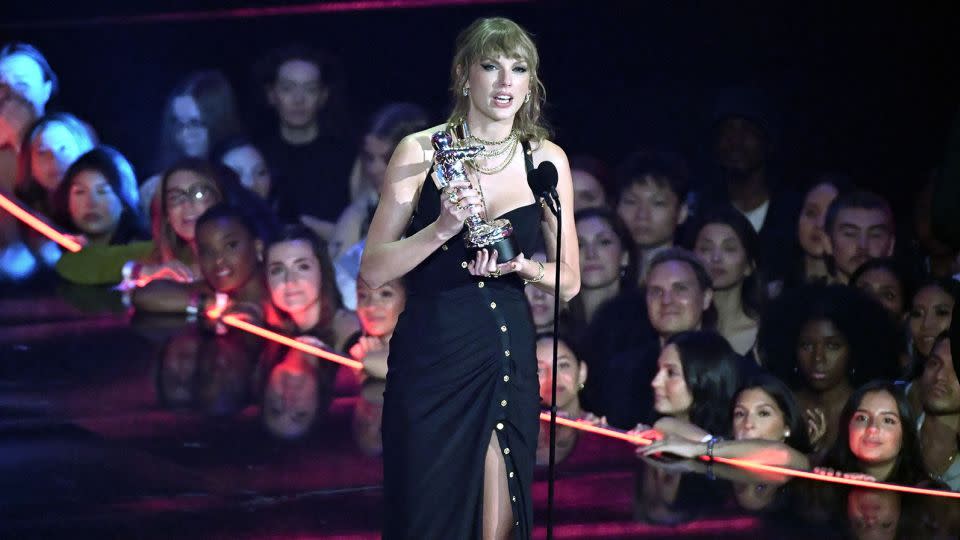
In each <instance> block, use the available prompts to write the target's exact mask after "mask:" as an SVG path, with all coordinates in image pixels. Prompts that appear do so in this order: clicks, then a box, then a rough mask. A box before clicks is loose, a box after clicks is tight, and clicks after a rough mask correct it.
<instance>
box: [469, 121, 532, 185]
mask: <svg viewBox="0 0 960 540" xmlns="http://www.w3.org/2000/svg"><path fill="white" fill-rule="evenodd" d="M518 139H519V138H518V136H517V132H516V131H515V130H514V131H511V132H510V134H509V135H507V137H506V138H504V139H503V140H500V141H486V140H483V139H481V138H480V137H476V136H474V135H468V136H467V140H468V141H469V142H475V143H479V144H482V145H483V147H484V150H483V151H481V152H480V154H479V155H477V157H476V158H474V159H471V160H469V161H467V165H469V166H470V168H471V169H473V170H475V171H477V172H478V173H481V174H486V175H491V174H497V173H498V172H500V171H502V170H504V169H506V168H507V165H509V164H510V163H511V162H512V161H513V158H514V157H515V156H516V155H517V148H518V147H519V146H520V144H519V140H518ZM488 148H490V149H491V150H488ZM504 155H506V157H504V158H503V160H502V161H501V162H500V163H498V164H496V165H494V166H492V167H484V166H482V165H480V164H479V163H477V161H478V159H480V158H483V159H484V160H490V159H496V158H498V157H500V156H504Z"/></svg>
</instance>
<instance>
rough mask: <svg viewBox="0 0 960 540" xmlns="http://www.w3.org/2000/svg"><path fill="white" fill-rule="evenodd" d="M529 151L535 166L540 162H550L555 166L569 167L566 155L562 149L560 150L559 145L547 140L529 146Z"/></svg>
mask: <svg viewBox="0 0 960 540" xmlns="http://www.w3.org/2000/svg"><path fill="white" fill-rule="evenodd" d="M531 150H533V161H534V163H535V164H540V162H542V161H552V162H553V163H554V164H556V165H557V166H560V165H564V166H569V164H568V162H567V153H566V152H564V151H563V148H560V146H559V145H557V144H556V143H555V142H553V141H551V140H549V139H543V140H542V141H538V142H534V143H533V144H531Z"/></svg>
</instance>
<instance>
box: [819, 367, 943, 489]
mask: <svg viewBox="0 0 960 540" xmlns="http://www.w3.org/2000/svg"><path fill="white" fill-rule="evenodd" d="M915 425H916V424H915V422H914V418H913V414H912V413H911V412H910V407H909V405H908V404H907V398H906V396H904V394H903V392H901V391H900V389H898V388H897V387H896V386H894V385H893V384H892V383H889V382H886V381H873V382H870V383H867V384H865V385H863V386H861V387H860V388H858V389H857V390H856V391H855V392H853V393H852V394H851V395H850V399H848V400H847V403H846V405H845V406H844V408H843V412H842V413H841V414H840V433H839V435H838V436H837V439H836V442H835V443H834V445H833V447H832V448H831V449H830V453H829V454H828V455H827V458H826V460H825V461H824V465H825V466H826V467H828V468H829V469H833V470H836V471H851V472H859V473H863V474H866V475H868V476H871V477H873V478H874V479H876V480H877V481H880V482H892V483H896V484H904V485H917V484H919V483H921V482H925V481H929V480H930V475H929V474H928V473H927V470H926V467H925V466H924V463H923V456H922V454H921V453H920V444H919V439H918V437H917V431H916V429H915V427H914V426H915Z"/></svg>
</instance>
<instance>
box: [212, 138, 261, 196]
mask: <svg viewBox="0 0 960 540" xmlns="http://www.w3.org/2000/svg"><path fill="white" fill-rule="evenodd" d="M213 155H214V158H215V160H216V161H217V162H218V163H220V164H221V165H224V166H226V167H229V168H230V169H231V170H232V171H233V172H235V173H237V176H238V177H239V179H240V184H241V185H242V186H243V187H245V188H247V189H249V190H250V191H252V192H253V193H256V194H257V196H258V197H260V198H261V199H263V200H264V201H266V200H267V199H268V197H269V196H270V187H271V186H272V185H273V180H272V178H271V177H270V168H269V167H267V161H266V160H265V159H264V157H263V153H262V152H261V151H260V150H259V149H258V148H257V147H256V146H254V144H253V143H252V142H250V140H248V139H246V138H245V137H232V138H230V139H227V140H226V141H224V142H223V143H222V144H221V145H220V146H218V147H217V148H215V149H214V153H213Z"/></svg>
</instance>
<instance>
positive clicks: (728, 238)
mask: <svg viewBox="0 0 960 540" xmlns="http://www.w3.org/2000/svg"><path fill="white" fill-rule="evenodd" d="M693 249H694V252H695V253H696V254H697V257H700V260H702V261H703V265H704V266H705V267H706V268H707V272H708V273H709V274H710V279H712V280H713V287H714V288H715V289H717V290H723V289H729V288H730V287H733V286H736V285H739V284H741V283H743V280H744V279H746V278H747V276H749V275H750V274H752V273H753V264H751V262H750V259H749V258H747V250H746V249H745V248H744V247H743V242H741V241H740V237H739V236H737V233H736V232H734V230H733V228H732V227H730V226H729V225H726V224H723V223H711V224H709V225H707V226H705V227H704V228H702V229H700V233H699V234H698V235H697V241H696V243H695V244H694V247H693Z"/></svg>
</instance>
